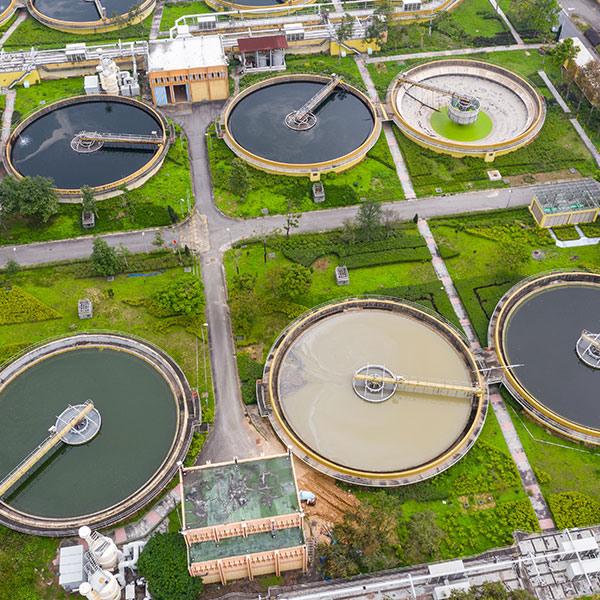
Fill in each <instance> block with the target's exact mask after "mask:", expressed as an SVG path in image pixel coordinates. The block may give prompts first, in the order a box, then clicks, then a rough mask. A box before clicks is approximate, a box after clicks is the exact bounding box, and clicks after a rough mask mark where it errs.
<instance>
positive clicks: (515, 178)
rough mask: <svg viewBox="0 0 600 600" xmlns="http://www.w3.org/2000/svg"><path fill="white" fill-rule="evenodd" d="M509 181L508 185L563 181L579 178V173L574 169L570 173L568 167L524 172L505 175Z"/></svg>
mask: <svg viewBox="0 0 600 600" xmlns="http://www.w3.org/2000/svg"><path fill="white" fill-rule="evenodd" d="M505 179H508V181H510V185H511V186H514V185H530V184H532V183H551V182H554V181H565V180H567V179H581V173H579V171H575V173H571V171H570V170H569V169H560V170H559V171H549V172H548V173H536V174H535V175H534V174H532V173H524V174H522V175H512V176H509V177H505Z"/></svg>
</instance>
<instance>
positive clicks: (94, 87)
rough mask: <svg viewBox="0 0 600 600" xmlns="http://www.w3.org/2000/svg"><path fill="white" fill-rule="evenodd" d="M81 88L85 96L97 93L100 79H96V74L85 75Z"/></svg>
mask: <svg viewBox="0 0 600 600" xmlns="http://www.w3.org/2000/svg"><path fill="white" fill-rule="evenodd" d="M83 89H84V90H85V95H86V96H90V95H92V94H99V93H100V80H99V79H98V75H86V76H85V79H84V80H83Z"/></svg>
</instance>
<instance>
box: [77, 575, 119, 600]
mask: <svg viewBox="0 0 600 600" xmlns="http://www.w3.org/2000/svg"><path fill="white" fill-rule="evenodd" d="M89 584H90V585H91V587H92V591H93V592H95V593H96V594H97V596H92V598H93V599H94V600H120V598H121V586H120V585H119V582H118V581H117V578H116V577H115V576H114V575H113V574H112V573H109V572H108V571H104V570H103V569H100V570H98V571H95V572H94V573H92V575H91V576H90V580H89ZM80 587H81V586H80Z"/></svg>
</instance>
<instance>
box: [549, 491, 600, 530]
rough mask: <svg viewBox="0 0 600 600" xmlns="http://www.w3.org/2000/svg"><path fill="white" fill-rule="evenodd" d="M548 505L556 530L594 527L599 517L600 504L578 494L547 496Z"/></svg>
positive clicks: (568, 493)
mask: <svg viewBox="0 0 600 600" xmlns="http://www.w3.org/2000/svg"><path fill="white" fill-rule="evenodd" d="M548 505H549V506H550V510H551V511H552V515H553V516H554V522H555V523H556V527H557V528H558V529H565V528H567V527H587V526H588V525H595V524H596V523H597V522H598V515H600V503H599V502H598V501H597V500H595V499H594V498H590V497H589V496H586V495H585V494H582V493H580V492H563V493H561V494H548Z"/></svg>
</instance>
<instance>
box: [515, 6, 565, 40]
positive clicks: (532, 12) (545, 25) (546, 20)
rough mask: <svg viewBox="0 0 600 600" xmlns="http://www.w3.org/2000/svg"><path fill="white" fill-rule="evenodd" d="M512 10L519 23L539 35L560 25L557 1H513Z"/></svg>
mask: <svg viewBox="0 0 600 600" xmlns="http://www.w3.org/2000/svg"><path fill="white" fill-rule="evenodd" d="M510 8H511V12H512V14H514V15H515V18H516V19H517V21H519V22H520V23H523V24H526V26H527V27H528V28H530V29H533V30H535V31H537V32H538V33H545V32H548V31H550V30H551V29H552V27H554V26H556V25H558V13H559V12H560V10H561V9H560V6H559V4H558V2H557V1H556V0H511V1H510ZM567 39H568V38H567Z"/></svg>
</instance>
